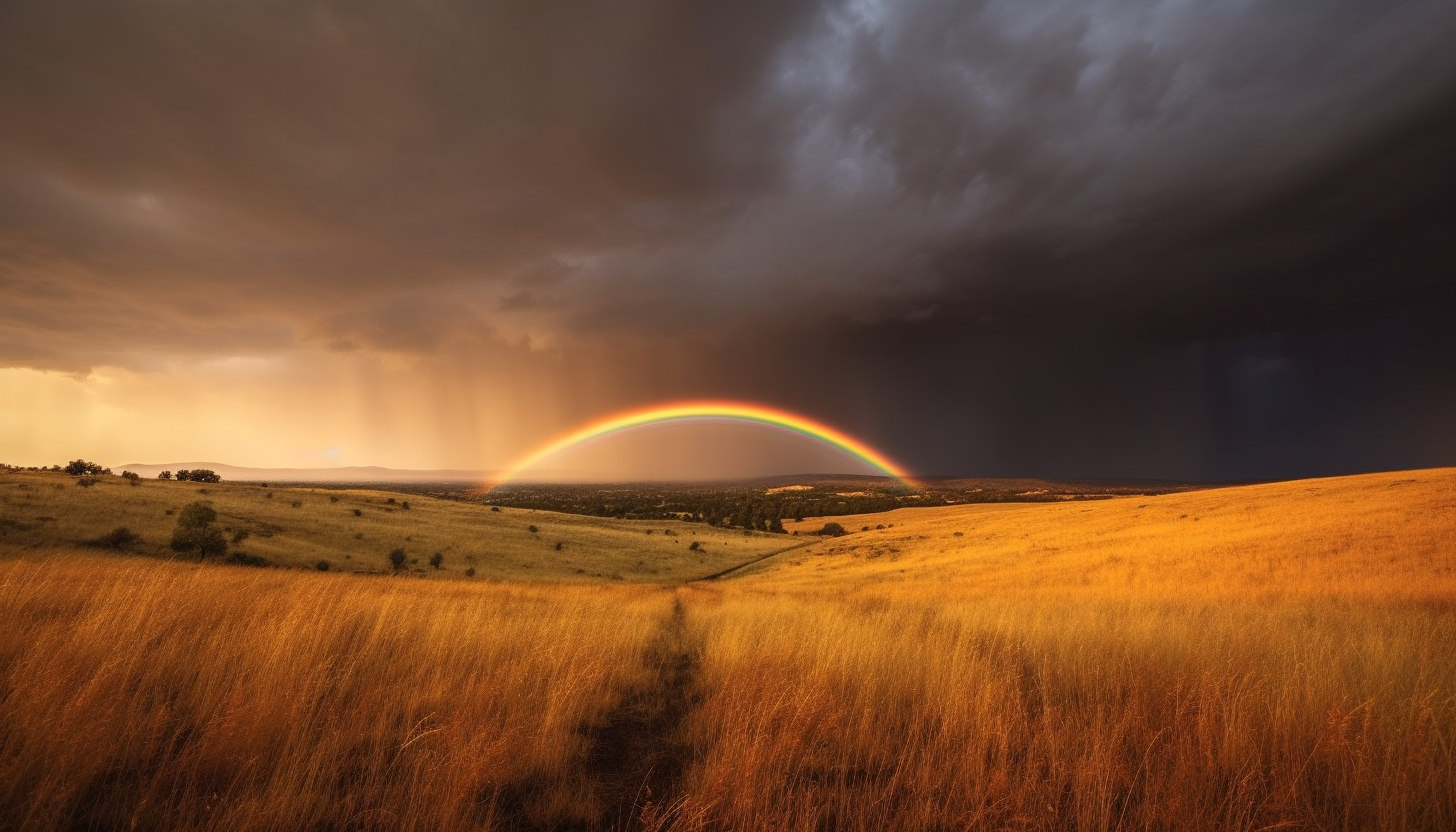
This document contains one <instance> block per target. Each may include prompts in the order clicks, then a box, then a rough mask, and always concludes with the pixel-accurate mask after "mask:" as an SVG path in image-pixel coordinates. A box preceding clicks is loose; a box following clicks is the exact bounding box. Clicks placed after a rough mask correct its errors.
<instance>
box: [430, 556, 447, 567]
mask: <svg viewBox="0 0 1456 832" xmlns="http://www.w3.org/2000/svg"><path fill="white" fill-rule="evenodd" d="M444 562H445V556H444V555H442V554H440V553H439V552H436V553H435V554H433V555H430V565H431V566H433V567H435V568H436V569H439V568H440V564H442V563H444Z"/></svg>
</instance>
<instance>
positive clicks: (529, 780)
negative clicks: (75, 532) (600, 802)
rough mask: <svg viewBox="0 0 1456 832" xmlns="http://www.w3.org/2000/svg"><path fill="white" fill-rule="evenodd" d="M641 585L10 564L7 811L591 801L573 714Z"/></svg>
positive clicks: (628, 636)
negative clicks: (581, 773)
mask: <svg viewBox="0 0 1456 832" xmlns="http://www.w3.org/2000/svg"><path fill="white" fill-rule="evenodd" d="M670 604H671V601H670V598H669V597H668V596H667V595H666V594H665V593H664V592H663V591H661V590H651V589H649V588H643V587H615V586H601V587H563V586H557V587H552V588H549V589H539V588H530V587H521V586H517V587H478V586H467V585H461V584H437V583H428V584H427V583H417V582H412V581H399V580H394V581H386V580H370V579H359V578H350V577H345V576H323V575H318V576H314V575H309V574H307V573H279V572H273V573H261V572H255V571H251V570H240V569H227V568H224V567H206V566H200V567H185V566H179V565H171V564H158V563H152V562H147V561H132V562H121V563H118V562H114V561H113V562H107V561H94V562H78V563H75V564H67V563H59V562H52V563H48V564H44V565H41V566H37V565H34V564H30V563H25V562H16V561H12V562H8V563H0V621H5V622H7V624H8V626H6V627H4V628H0V680H3V687H0V691H3V693H0V817H3V818H8V821H4V822H0V826H6V825H8V826H12V827H14V828H24V829H62V828H98V829H121V828H136V829H163V828H207V829H227V830H251V829H256V830H264V829H343V828H359V829H422V830H423V829H447V830H448V829H481V828H501V825H502V824H500V823H496V821H500V820H501V819H502V818H503V817H504V818H513V817H535V816H541V817H550V818H555V819H561V820H571V819H585V818H589V817H594V816H595V814H596V813H597V812H598V811H599V807H598V806H596V805H595V803H594V801H596V800H597V798H596V797H595V796H594V795H593V794H592V793H591V790H590V788H589V786H588V785H587V784H583V783H582V782H580V781H579V780H575V779H572V778H571V777H569V776H567V775H569V774H570V773H571V771H572V767H573V766H574V765H575V761H576V760H578V759H579V758H580V757H581V756H582V754H583V749H582V745H583V743H584V738H583V735H582V733H581V731H580V730H579V729H580V728H581V726H584V725H586V726H589V725H591V724H593V722H594V721H596V720H599V719H600V718H601V717H602V715H603V714H604V713H606V712H607V711H608V710H609V709H610V708H611V707H613V705H614V704H615V700H616V698H617V697H618V696H619V693H620V691H622V690H623V689H626V688H629V687H631V686H632V685H633V684H635V683H636V682H637V681H638V677H639V676H640V675H641V674H642V673H643V672H644V670H643V666H642V663H641V661H640V655H641V653H642V652H643V651H644V649H645V645H646V644H647V642H648V640H649V638H650V637H651V636H652V635H653V634H654V633H655V632H656V631H657V629H658V627H659V622H660V620H661V619H662V618H663V617H664V616H665V615H666V614H667V611H668V609H669V608H670Z"/></svg>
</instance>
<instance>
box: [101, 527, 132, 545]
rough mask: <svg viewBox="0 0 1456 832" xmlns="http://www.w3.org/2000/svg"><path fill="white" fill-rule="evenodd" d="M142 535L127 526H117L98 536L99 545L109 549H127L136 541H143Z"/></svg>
mask: <svg viewBox="0 0 1456 832" xmlns="http://www.w3.org/2000/svg"><path fill="white" fill-rule="evenodd" d="M141 539H142V538H141V536H140V535H138V534H137V533H136V532H133V531H132V530H131V529H128V528H127V527H126V526H117V527H116V528H114V529H112V530H111V531H109V532H107V533H106V534H103V535H102V536H100V537H98V538H96V540H95V543H96V545H97V546H102V547H104V548H107V549H125V548H127V547H128V546H131V545H132V544H134V543H139V542H141Z"/></svg>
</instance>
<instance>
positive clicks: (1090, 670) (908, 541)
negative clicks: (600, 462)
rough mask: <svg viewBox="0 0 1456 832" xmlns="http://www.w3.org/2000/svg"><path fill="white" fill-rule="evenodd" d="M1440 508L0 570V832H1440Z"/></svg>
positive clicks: (1446, 657)
mask: <svg viewBox="0 0 1456 832" xmlns="http://www.w3.org/2000/svg"><path fill="white" fill-rule="evenodd" d="M1453 509H1456V472H1453V471H1430V472H1412V473H1408V474H1401V475H1374V476H1369V477H1354V478H1343V479H1337V480H1322V481H1308V482H1301V483H1285V484H1278V485H1269V486H1257V487H1250V488H1240V489H1224V490H1219V491H1210V492H1198V493H1191V494H1180V495H1170V496H1165V497H1159V498H1130V499H1127V500H1110V501H1106V502H1099V503H1096V504H1085V503H1084V504H1075V505H1029V506H1006V507H1003V506H968V507H948V508H946V509H930V510H921V511H918V512H915V511H910V512H895V513H891V514H888V515H881V516H876V517H868V518H865V521H864V522H863V523H860V524H858V525H855V526H853V527H854V528H859V527H860V526H862V525H870V526H871V531H869V532H861V533H857V534H852V535H849V536H847V537H843V538H838V539H833V540H826V541H822V542H818V543H814V544H812V545H809V546H806V547H804V548H801V549H797V550H794V551H792V552H788V553H786V554H784V555H780V556H777V557H774V558H770V559H769V560H766V561H763V562H762V563H761V564H759V565H757V566H755V567H752V568H751V569H750V570H747V571H749V572H751V573H752V574H748V575H745V576H744V577H741V578H734V579H732V580H725V581H719V582H713V583H706V584H704V583H698V584H692V585H688V586H682V587H677V588H669V587H660V586H651V585H643V586H631V585H621V584H612V583H608V584H601V585H595V586H593V585H567V584H543V583H537V584H504V583H502V584H479V583H476V584H466V583H443V582H420V581H407V580H394V579H383V578H375V577H366V576H350V575H343V576H339V575H317V574H304V573H300V572H282V571H250V570H242V569H227V568H223V567H214V566H197V565H183V564H175V563H162V562H157V561H150V560H142V559H130V560H126V559H123V560H118V559H115V558H102V557H83V556H78V555H75V554H68V555H67V554H62V553H60V552H59V551H58V552H57V553H56V554H55V555H54V556H52V557H51V558H50V559H48V560H44V561H33V560H32V561H27V560H11V561H8V562H3V563H0V621H5V622H10V623H11V626H9V627H7V628H5V630H4V632H3V633H0V816H3V817H8V818H19V819H20V820H19V821H17V822H16V825H18V826H24V827H31V828H42V829H44V828H73V827H81V828H86V827H87V826H90V827H93V828H111V827H117V826H125V825H133V826H136V827H137V828H156V827H177V828H199V829H274V828H298V827H312V828H324V829H328V828H363V829H372V828H380V829H386V828H388V829H394V828H419V829H426V828H428V829H447V830H448V829H498V830H515V829H576V828H582V829H593V828H620V829H662V828H673V829H681V830H693V829H701V830H758V829H786V830H794V829H803V830H822V829H836V830H931V829H1008V828H1010V829H1047V830H1052V829H1247V830H1257V829H1392V830H1394V829H1430V830H1439V829H1450V828H1456V768H1453V756H1452V755H1453V744H1456V663H1453V662H1452V661H1451V655H1450V647H1449V645H1451V644H1453V643H1456V529H1453V526H1456V521H1453V519H1452V518H1453V517H1456V514H1453ZM892 524H893V527H891V526H892ZM807 525H809V523H807V522H806V526H807ZM846 525H849V523H846ZM875 525H884V526H885V527H886V528H884V529H881V530H875V529H874V526H875ZM957 532H959V534H957Z"/></svg>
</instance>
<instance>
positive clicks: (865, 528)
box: [859, 526, 960, 534]
mask: <svg viewBox="0 0 1456 832" xmlns="http://www.w3.org/2000/svg"><path fill="white" fill-rule="evenodd" d="M859 530H860V531H862V532H867V531H869V530H870V527H869V526H860V527H859ZM956 534H960V532H956Z"/></svg>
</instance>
